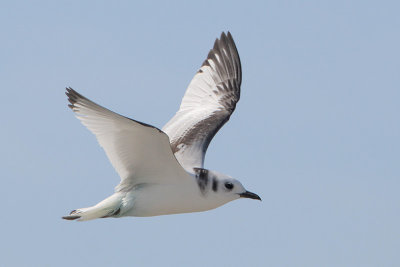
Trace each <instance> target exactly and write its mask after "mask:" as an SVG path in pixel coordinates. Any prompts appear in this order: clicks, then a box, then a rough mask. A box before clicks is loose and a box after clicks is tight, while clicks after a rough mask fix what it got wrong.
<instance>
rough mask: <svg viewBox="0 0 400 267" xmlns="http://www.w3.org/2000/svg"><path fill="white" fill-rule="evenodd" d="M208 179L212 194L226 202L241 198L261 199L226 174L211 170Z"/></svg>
mask: <svg viewBox="0 0 400 267" xmlns="http://www.w3.org/2000/svg"><path fill="white" fill-rule="evenodd" d="M208 179H209V190H210V191H211V192H212V194H214V195H215V197H217V198H220V199H221V200H225V201H226V202H229V201H232V200H235V199H239V198H250V199H257V200H261V198H260V197H259V196H258V195H257V194H255V193H252V192H250V191H248V190H246V188H244V186H243V185H242V183H241V182H239V181H238V180H236V179H234V178H232V177H230V176H227V175H225V174H222V173H218V172H215V171H209V172H208Z"/></svg>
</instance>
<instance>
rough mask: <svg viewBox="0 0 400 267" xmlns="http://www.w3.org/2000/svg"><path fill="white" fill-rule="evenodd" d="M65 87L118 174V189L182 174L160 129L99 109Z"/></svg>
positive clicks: (77, 112)
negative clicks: (119, 178)
mask: <svg viewBox="0 0 400 267" xmlns="http://www.w3.org/2000/svg"><path fill="white" fill-rule="evenodd" d="M67 90H68V93H67V94H68V96H69V99H70V102H71V104H72V105H71V108H72V110H73V111H74V112H75V113H76V115H77V116H76V117H77V118H78V119H79V120H80V121H81V122H82V124H83V125H85V126H86V127H87V128H88V129H89V130H90V131H91V132H92V133H93V134H95V136H96V138H97V140H98V142H99V144H100V146H101V147H103V149H104V150H105V152H106V154H107V156H108V158H109V160H110V162H111V163H112V165H113V166H114V168H115V170H116V171H117V173H118V174H119V176H120V177H121V183H120V185H119V186H118V187H117V188H118V190H123V189H124V188H126V187H129V186H131V185H134V184H138V183H144V182H146V183H148V182H157V183H163V182H173V180H174V179H180V177H184V176H185V175H186V173H185V171H184V170H183V169H182V167H181V166H180V165H179V163H178V162H177V160H176V158H175V157H174V155H173V153H172V151H171V149H170V145H169V138H168V136H167V135H166V134H165V133H164V132H162V131H160V130H159V129H157V128H155V127H153V126H150V125H146V124H143V123H139V122H137V121H134V120H131V119H129V118H126V117H123V116H121V115H119V114H117V113H114V112H112V111H110V110H108V109H106V108H103V107H102V106H100V105H97V104H96V103H94V102H92V101H91V100H89V99H87V98H85V97H83V96H82V95H80V94H78V93H77V92H76V91H74V90H73V89H71V88H69V89H67ZM166 180H167V181H166Z"/></svg>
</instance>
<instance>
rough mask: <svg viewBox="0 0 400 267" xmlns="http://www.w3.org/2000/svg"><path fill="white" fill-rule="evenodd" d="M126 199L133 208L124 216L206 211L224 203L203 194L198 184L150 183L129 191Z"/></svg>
mask: <svg viewBox="0 0 400 267" xmlns="http://www.w3.org/2000/svg"><path fill="white" fill-rule="evenodd" d="M124 201H125V202H126V203H130V205H129V206H131V208H130V209H127V210H126V212H124V214H123V215H122V216H137V217H147V216H157V215H166V214H175V213H188V212H198V211H205V210H210V209H215V208H217V207H219V206H221V205H222V204H223V203H219V202H218V203H216V201H213V200H212V199H210V198H207V196H203V195H202V194H201V193H200V190H199V188H198V186H197V185H196V184H183V185H181V184H174V185H171V184H170V185H166V184H148V185H145V186H143V187H141V188H139V189H137V190H133V191H131V192H129V193H128V194H127V196H126V197H125V200H124Z"/></svg>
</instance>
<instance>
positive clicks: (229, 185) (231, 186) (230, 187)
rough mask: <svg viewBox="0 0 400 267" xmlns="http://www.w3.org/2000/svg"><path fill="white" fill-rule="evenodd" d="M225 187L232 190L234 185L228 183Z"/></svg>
mask: <svg viewBox="0 0 400 267" xmlns="http://www.w3.org/2000/svg"><path fill="white" fill-rule="evenodd" d="M225 187H226V189H229V190H232V188H233V184H232V183H231V182H226V183H225Z"/></svg>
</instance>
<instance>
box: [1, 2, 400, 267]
mask: <svg viewBox="0 0 400 267" xmlns="http://www.w3.org/2000/svg"><path fill="white" fill-rule="evenodd" d="M111 3H112V4H111ZM399 10H400V3H399V2H398V1H190V2H189V1H182V2H176V1H163V2H151V1H148V2H146V3H138V2H136V1H25V2H23V1H2V2H1V3H0V33H1V42H0V51H1V52H0V82H1V90H0V99H1V105H0V114H1V132H0V137H1V138H0V140H1V144H0V145H1V154H0V162H1V163H0V164H1V165H0V167H1V175H0V176H1V186H0V203H1V215H0V226H1V228H0V265H1V266H274V267H275V266H305V267H306V266H307V267H310V266H316V267H317V266H349V267H350V266H351V267H353V266H400V253H399V251H400V193H399V191H400V139H399V137H400V121H399V115H400V105H399V104H400V75H399V70H400V52H399V47H400V32H399V29H400V16H399ZM223 30H229V31H231V33H232V35H233V37H234V39H235V41H236V45H237V47H238V50H239V54H240V57H241V61H242V68H243V83H242V95H241V100H240V102H239V104H238V106H237V109H236V112H235V113H234V114H233V116H232V117H231V120H230V121H229V123H228V124H226V125H225V126H224V128H223V129H222V130H221V131H220V132H219V133H218V134H217V136H216V137H215V139H214V140H213V141H212V143H211V145H210V147H209V150H208V153H207V156H206V162H205V167H206V168H209V169H214V170H218V171H220V172H223V173H227V174H229V175H231V176H233V177H235V178H238V179H240V180H241V181H242V183H243V184H244V185H245V186H246V187H247V188H248V189H249V190H250V191H254V192H256V193H258V194H259V195H260V196H261V197H262V198H263V201H262V202H258V201H253V200H238V201H234V202H231V203H229V204H228V205H226V206H223V207H221V208H218V209H216V210H212V211H208V212H203V213H193V214H182V215H170V216H161V217H151V218H134V217H128V218H122V219H102V220H95V221H90V222H84V223H77V222H71V221H64V220H62V219H61V216H63V215H65V214H67V213H68V212H69V211H70V210H72V209H75V208H81V207H86V206H90V205H93V204H95V203H97V202H98V201H100V200H102V199H104V198H105V197H107V196H109V195H110V194H112V192H113V188H114V186H115V185H117V184H118V182H119V177H118V175H117V174H116V172H115V171H114V169H113V168H112V166H111V164H110V163H109V161H108V159H107V157H106V156H105V153H104V152H103V151H102V149H101V148H100V147H99V146H98V144H97V142H96V140H95V137H94V136H93V135H92V134H91V133H90V132H89V131H88V130H87V129H86V128H85V127H84V126H83V125H81V124H80V122H79V121H78V120H77V119H76V118H75V117H74V116H73V113H72V112H71V110H69V109H68V108H67V98H66V96H65V94H64V91H65V87H66V86H71V87H73V88H74V89H76V90H77V91H78V92H80V93H82V94H83V95H85V96H87V97H89V98H91V99H92V100H94V101H96V102H98V103H99V104H102V105H104V106H106V107H108V108H110V109H112V110H114V111H116V112H118V113H121V114H123V115H126V116H129V117H131V118H134V119H136V120H139V121H143V122H146V123H149V124H153V125H155V126H158V127H160V128H161V127H162V126H163V125H164V123H166V122H167V121H168V120H169V119H170V118H171V117H172V116H173V114H174V113H175V112H176V111H177V109H178V106H179V104H180V101H181V98H182V96H183V94H184V91H185V89H186V86H187V85H188V84H189V82H190V80H191V79H192V77H193V75H194V74H195V72H196V71H197V69H198V68H199V67H200V65H201V63H202V62H203V60H204V59H205V57H206V55H207V53H208V51H209V49H210V48H211V47H212V45H213V43H214V40H215V38H216V37H219V35H220V33H221V32H222V31H223Z"/></svg>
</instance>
